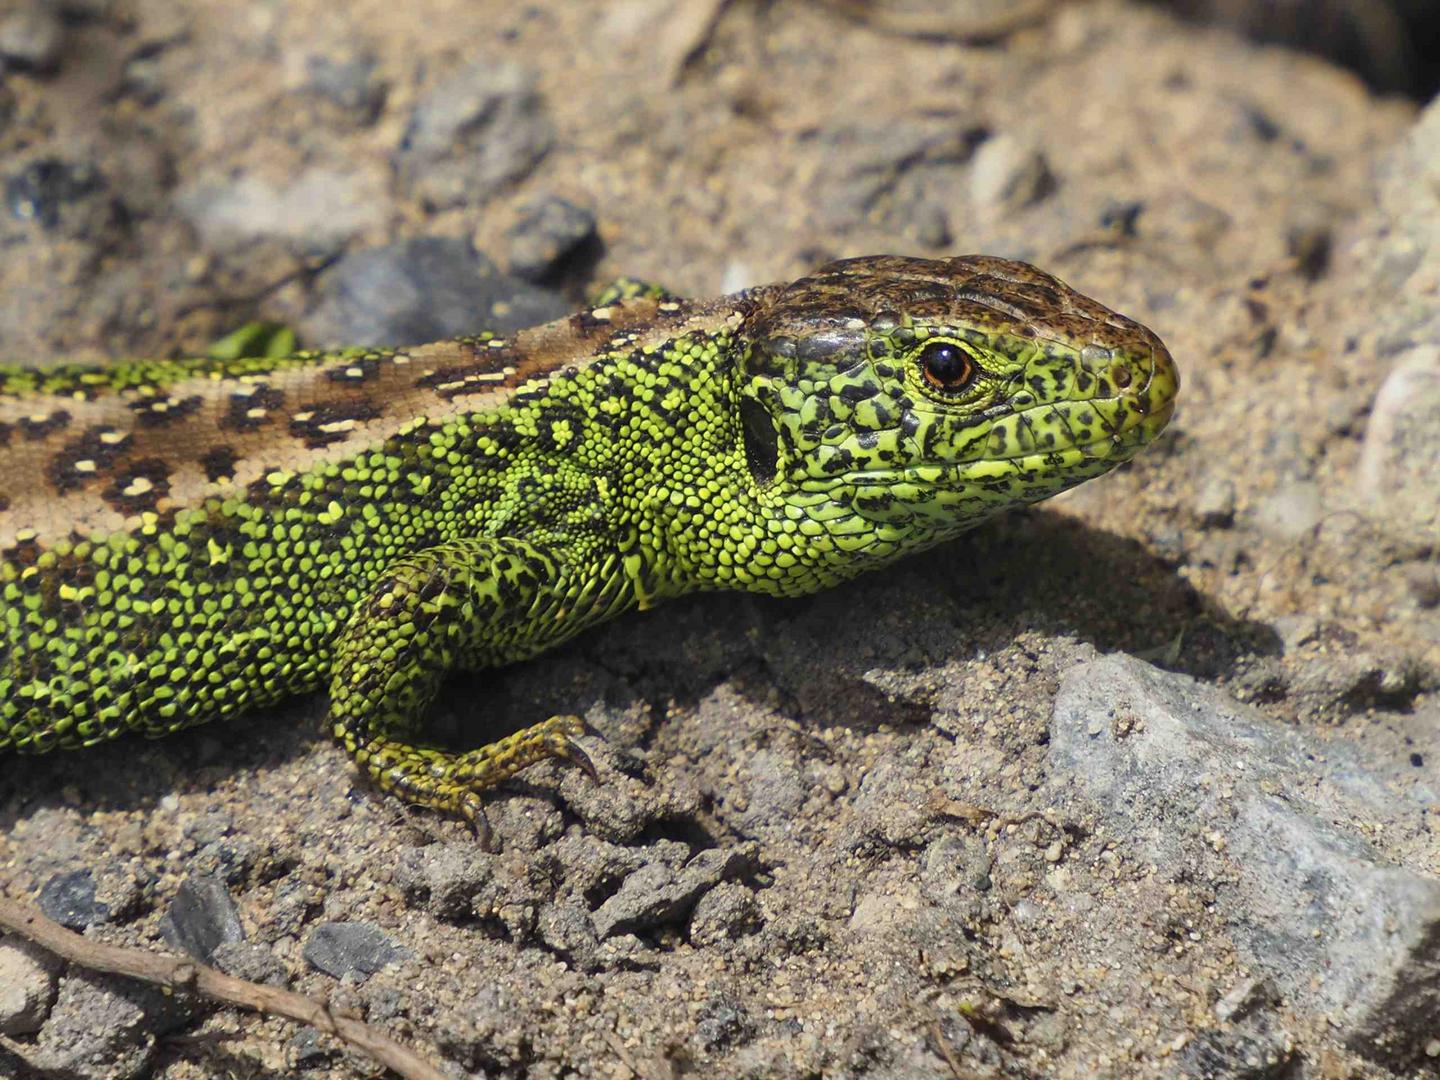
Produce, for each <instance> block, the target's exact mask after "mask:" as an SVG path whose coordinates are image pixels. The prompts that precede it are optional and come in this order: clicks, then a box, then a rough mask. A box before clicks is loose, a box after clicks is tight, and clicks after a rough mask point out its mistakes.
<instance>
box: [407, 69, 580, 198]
mask: <svg viewBox="0 0 1440 1080" xmlns="http://www.w3.org/2000/svg"><path fill="white" fill-rule="evenodd" d="M553 139H554V129H553V127H552V125H551V123H550V118H549V116H548V115H547V113H546V111H545V103H544V100H543V99H542V98H541V96H540V93H539V91H538V90H537V89H536V87H535V76H534V75H533V74H532V73H530V72H529V71H527V70H525V69H524V68H522V67H518V66H516V65H514V64H509V63H503V62H497V61H494V60H482V61H480V62H478V63H476V64H474V65H472V66H471V67H468V68H465V69H464V70H463V71H459V72H456V73H455V74H454V75H452V76H450V77H449V78H448V79H446V80H445V81H444V82H442V83H440V84H439V85H438V86H436V87H435V88H434V89H432V90H431V91H430V93H429V94H428V95H426V97H425V98H424V99H423V100H422V101H421V102H420V103H419V104H418V105H417V106H416V107H415V111H414V113H413V114H412V115H411V117H410V125H409V127H408V129H407V130H406V133H405V139H404V142H403V144H402V145H401V149H400V174H401V176H402V178H403V179H404V182H405V184H406V186H407V187H408V188H409V190H410V192H411V194H412V195H414V196H415V197H416V198H419V199H422V200H423V201H424V202H425V203H426V204H427V205H428V206H429V207H431V208H432V209H444V208H447V207H452V206H460V205H462V204H466V203H479V202H483V201H485V200H486V199H488V198H490V197H491V196H493V195H495V194H496V193H497V192H498V191H500V189H501V188H503V187H504V186H506V185H507V184H512V183H514V182H515V181H517V180H520V179H521V178H523V177H525V176H527V175H528V174H529V173H530V171H531V170H532V169H533V168H534V167H535V166H536V164H538V163H539V161H540V159H541V158H543V157H544V156H545V154H546V152H547V151H548V150H549V149H550V144H551V142H552V141H553Z"/></svg>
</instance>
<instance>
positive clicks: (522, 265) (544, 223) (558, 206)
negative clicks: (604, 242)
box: [506, 195, 600, 281]
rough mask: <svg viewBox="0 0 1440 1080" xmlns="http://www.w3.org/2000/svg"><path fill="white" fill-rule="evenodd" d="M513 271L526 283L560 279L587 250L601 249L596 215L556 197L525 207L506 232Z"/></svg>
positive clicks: (511, 269) (511, 270)
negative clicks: (575, 258)
mask: <svg viewBox="0 0 1440 1080" xmlns="http://www.w3.org/2000/svg"><path fill="white" fill-rule="evenodd" d="M506 236H507V238H508V239H509V241H510V272H511V273H512V274H514V275H515V276H516V277H520V278H524V279H525V280H526V281H546V280H553V279H555V278H557V277H560V276H561V275H562V274H563V273H564V270H565V263H566V262H567V261H568V260H570V259H571V257H572V256H574V255H576V254H577V253H579V252H581V251H582V250H584V249H586V248H591V249H598V247H599V239H600V238H599V236H598V235H597V234H596V231H595V215H594V214H592V213H591V212H590V211H589V210H586V209H585V208H584V207H580V206H576V205H575V204H574V203H572V202H570V201H568V200H566V199H561V198H558V197H556V196H553V195H552V196H550V197H549V198H545V199H541V200H540V201H539V202H533V203H530V204H529V205H527V206H525V207H522V208H521V210H520V219H519V220H518V221H516V222H515V224H514V225H513V226H511V227H510V229H509V231H508V232H507V233H506Z"/></svg>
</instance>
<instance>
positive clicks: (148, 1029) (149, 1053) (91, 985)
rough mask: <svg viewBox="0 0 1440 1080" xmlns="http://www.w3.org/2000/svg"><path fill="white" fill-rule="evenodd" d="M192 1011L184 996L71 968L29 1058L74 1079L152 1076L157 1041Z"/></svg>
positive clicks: (42, 1067) (118, 1079) (50, 1071)
mask: <svg viewBox="0 0 1440 1080" xmlns="http://www.w3.org/2000/svg"><path fill="white" fill-rule="evenodd" d="M191 1013H192V1009H191V1008H190V1005H189V1003H188V1002H187V1001H186V999H184V998H183V997H180V996H177V995H174V994H166V993H165V992H163V991H162V990H160V989H159V988H158V987H154V986H147V985H145V984H143V983H137V982H135V981H134V980H133V979H122V978H118V977H115V976H109V975H100V974H96V973H93V972H72V973H71V974H69V975H67V976H65V978H64V979H62V980H61V983H60V992H59V994H58V995H57V997H56V999H55V1006H54V1008H52V1009H51V1010H50V1016H49V1018H48V1019H47V1020H46V1021H45V1025H44V1027H42V1028H41V1029H40V1035H39V1037H38V1038H37V1039H36V1042H35V1046H34V1049H33V1051H32V1052H31V1054H30V1060H31V1062H32V1063H33V1064H34V1065H35V1066H36V1067H37V1068H39V1069H40V1070H42V1071H45V1072H46V1073H47V1075H49V1074H53V1075H59V1076H67V1077H71V1078H73V1080H130V1078H131V1077H138V1076H144V1075H148V1072H149V1070H150V1067H151V1063H152V1061H153V1059H154V1057H155V1049H156V1046H157V1045H158V1043H159V1040H160V1039H161V1038H162V1037H164V1036H165V1035H166V1034H167V1033H168V1032H170V1031H173V1030H175V1029H176V1028H177V1027H180V1026H181V1025H182V1024H184V1023H186V1022H187V1021H188V1020H189V1018H190V1016H191Z"/></svg>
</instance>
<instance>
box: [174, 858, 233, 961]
mask: <svg viewBox="0 0 1440 1080" xmlns="http://www.w3.org/2000/svg"><path fill="white" fill-rule="evenodd" d="M160 934H161V936H162V937H164V938H165V940H166V941H168V942H169V943H170V944H171V945H173V946H175V948H177V949H180V950H182V951H184V952H186V953H188V954H189V955H190V956H193V957H195V959H197V960H199V961H201V962H203V963H206V964H208V963H210V962H211V961H212V960H214V958H215V950H216V949H217V948H218V947H219V946H220V945H222V944H226V943H233V942H239V941H244V940H245V930H244V928H243V927H241V925H240V912H239V910H238V909H237V908H236V907H235V901H234V900H233V899H231V897H230V891H229V890H228V889H227V888H226V887H225V881H224V879H222V878H219V877H211V876H208V875H206V876H200V877H191V878H187V879H186V880H185V882H184V883H183V884H181V886H180V888H178V889H177V890H175V899H174V900H173V901H171V903H170V910H169V911H167V912H166V913H165V917H164V918H163V919H161V920H160Z"/></svg>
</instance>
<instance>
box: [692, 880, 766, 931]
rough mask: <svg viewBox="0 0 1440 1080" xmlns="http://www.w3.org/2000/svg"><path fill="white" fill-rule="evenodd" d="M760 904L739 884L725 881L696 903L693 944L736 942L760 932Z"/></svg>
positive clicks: (750, 890) (752, 892)
mask: <svg viewBox="0 0 1440 1080" xmlns="http://www.w3.org/2000/svg"><path fill="white" fill-rule="evenodd" d="M760 924H761V913H760V901H759V900H757V899H756V898H755V893H754V891H753V890H752V889H749V888H746V887H745V886H744V885H741V884H740V883H739V882H737V881H722V882H720V884H718V885H716V886H715V887H714V888H713V889H711V890H710V891H709V892H707V893H706V894H705V895H704V896H702V897H700V899H699V900H698V901H697V902H696V904H695V911H694V912H693V913H692V914H691V916H690V942H691V944H693V945H697V946H700V945H715V944H719V943H720V942H723V941H734V940H735V939H736V938H740V937H743V936H744V935H746V934H752V933H754V932H755V931H756V930H758V929H760Z"/></svg>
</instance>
